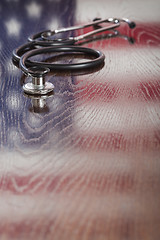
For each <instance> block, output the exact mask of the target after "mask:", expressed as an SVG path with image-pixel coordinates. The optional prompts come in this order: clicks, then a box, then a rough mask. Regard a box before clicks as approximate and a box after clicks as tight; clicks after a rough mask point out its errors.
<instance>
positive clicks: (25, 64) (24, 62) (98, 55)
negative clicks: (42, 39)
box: [20, 46, 105, 74]
mask: <svg viewBox="0 0 160 240" xmlns="http://www.w3.org/2000/svg"><path fill="white" fill-rule="evenodd" d="M52 52H69V53H84V54H88V55H89V56H92V57H95V58H94V59H92V60H90V61H86V62H81V63H67V64H66V63H64V64H59V63H46V62H39V61H30V60H29V58H30V57H33V56H36V55H40V54H45V53H52ZM104 59H105V56H104V54H103V53H102V52H100V51H98V50H94V49H91V48H84V47H78V46H63V47H60V46H57V47H43V48H40V49H35V50H31V51H29V52H26V53H25V54H24V55H23V56H22V57H21V58H20V68H21V69H22V71H23V72H24V73H26V74H27V73H28V68H29V67H33V66H37V67H40V68H42V67H45V68H49V69H50V70H83V69H87V68H94V67H97V66H99V65H100V64H102V63H103V62H104Z"/></svg>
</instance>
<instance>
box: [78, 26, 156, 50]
mask: <svg viewBox="0 0 160 240" xmlns="http://www.w3.org/2000/svg"><path fill="white" fill-rule="evenodd" d="M103 26H104V25H103ZM91 30H92V28H91V27H90V28H88V29H84V30H83V32H82V30H81V31H77V35H81V34H84V33H87V32H88V31H91ZM117 30H118V31H119V32H120V34H121V35H126V36H128V37H131V38H133V39H134V41H135V44H136V45H137V46H152V47H153V46H154V47H157V46H159V45H160V23H159V22H153V23H137V22H136V27H135V28H134V29H130V28H129V27H128V25H127V24H125V23H122V24H121V26H120V27H119V28H117ZM107 32H109V31H106V32H105V33H107ZM103 34H104V33H100V34H99V35H101V36H103ZM93 44H94V46H95V45H96V46H101V47H103V48H105V47H107V46H109V45H110V46H114V47H117V48H118V47H119V46H125V47H126V45H127V44H128V43H127V41H126V40H124V39H123V38H122V37H118V38H110V39H103V40H100V41H98V40H97V41H94V43H90V44H89V46H90V47H92V45H93Z"/></svg>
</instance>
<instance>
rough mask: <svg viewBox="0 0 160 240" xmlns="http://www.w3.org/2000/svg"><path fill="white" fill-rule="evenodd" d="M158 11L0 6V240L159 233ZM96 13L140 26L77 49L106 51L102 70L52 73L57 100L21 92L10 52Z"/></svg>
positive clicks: (134, 5) (98, 239) (134, 4)
mask: <svg viewBox="0 0 160 240" xmlns="http://www.w3.org/2000/svg"><path fill="white" fill-rule="evenodd" d="M159 10H160V3H159V1H154V2H153V1H140V2H139V1H138V0H136V1H125V0H124V1H120V0H116V1H105V0H101V1H97V0H94V1H92V3H91V1H89V0H77V1H74V0H72V1H60V0H59V1H51V0H48V1H25V2H24V1H20V0H19V1H18V0H17V1H1V2H0V19H1V21H0V31H1V36H0V56H1V57H0V89H1V91H0V147H1V150H0V193H1V194H0V219H1V221H0V236H1V239H12V240H14V239H15V240H20V239H24V240H28V239H31V240H32V239H34V240H35V239H38V240H39V239H54V240H68V239H69V240H88V239H89V240H106V239H107V240H139V239H141V240H159V239H160V214H159V213H160V185H159V182H160V48H159V47H160V17H159ZM95 17H102V18H106V17H127V18H130V19H131V20H133V21H135V22H136V24H137V27H136V28H135V29H133V30H130V29H129V28H128V26H127V25H125V24H123V25H122V26H121V27H120V28H119V32H120V34H121V35H120V36H119V37H117V38H109V39H99V40H96V41H93V42H88V43H86V44H84V45H83V46H88V47H90V48H94V49H97V50H100V51H102V52H103V53H104V54H105V56H106V59H105V65H104V66H103V67H102V68H101V69H93V71H90V72H88V73H87V72H84V73H82V72H80V73H74V74H70V73H68V72H64V73H62V72H54V73H53V74H50V75H49V76H48V80H49V81H50V82H52V83H53V84H54V86H55V94H54V95H53V96H52V95H51V96H49V97H48V98H47V99H46V98H45V97H44V98H41V99H39V98H38V97H37V98H34V99H33V98H32V97H30V98H29V97H27V96H25V95H24V94H23V89H22V84H23V81H26V79H25V78H24V76H23V75H22V73H21V70H19V69H18V68H16V67H15V66H14V65H13V64H12V62H11V55H12V50H13V49H14V48H16V47H18V46H19V45H21V44H23V43H25V42H26V39H27V37H28V36H30V35H32V34H34V33H36V32H39V31H41V30H44V29H50V28H51V30H53V29H54V28H57V27H67V26H72V25H74V24H77V25H78V24H85V23H87V22H90V21H92V19H94V18H95ZM81 33H85V32H81ZM126 36H127V37H130V38H129V41H130V42H129V41H128V39H126ZM133 39H134V41H133ZM133 42H134V44H133ZM76 60H77V59H76ZM60 61H62V60H60ZM64 61H67V58H66V57H65V59H64Z"/></svg>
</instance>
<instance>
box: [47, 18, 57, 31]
mask: <svg viewBox="0 0 160 240" xmlns="http://www.w3.org/2000/svg"><path fill="white" fill-rule="evenodd" d="M46 27H47V29H50V30H55V29H57V28H58V27H59V22H58V21H57V19H55V18H53V19H52V20H51V21H50V22H49V23H48V24H47V26H46Z"/></svg>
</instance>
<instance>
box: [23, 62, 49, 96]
mask: <svg viewBox="0 0 160 240" xmlns="http://www.w3.org/2000/svg"><path fill="white" fill-rule="evenodd" d="M49 71H50V69H48V68H44V67H41V68H40V67H36V66H34V67H30V68H29V69H28V75H29V76H31V78H32V82H29V83H26V84H24V85H23V90H24V92H25V93H27V94H32V95H36V94H38V95H45V94H48V93H50V92H53V90H54V85H53V84H52V83H51V82H45V77H44V76H45V75H46V74H47V73H48V72H49Z"/></svg>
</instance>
